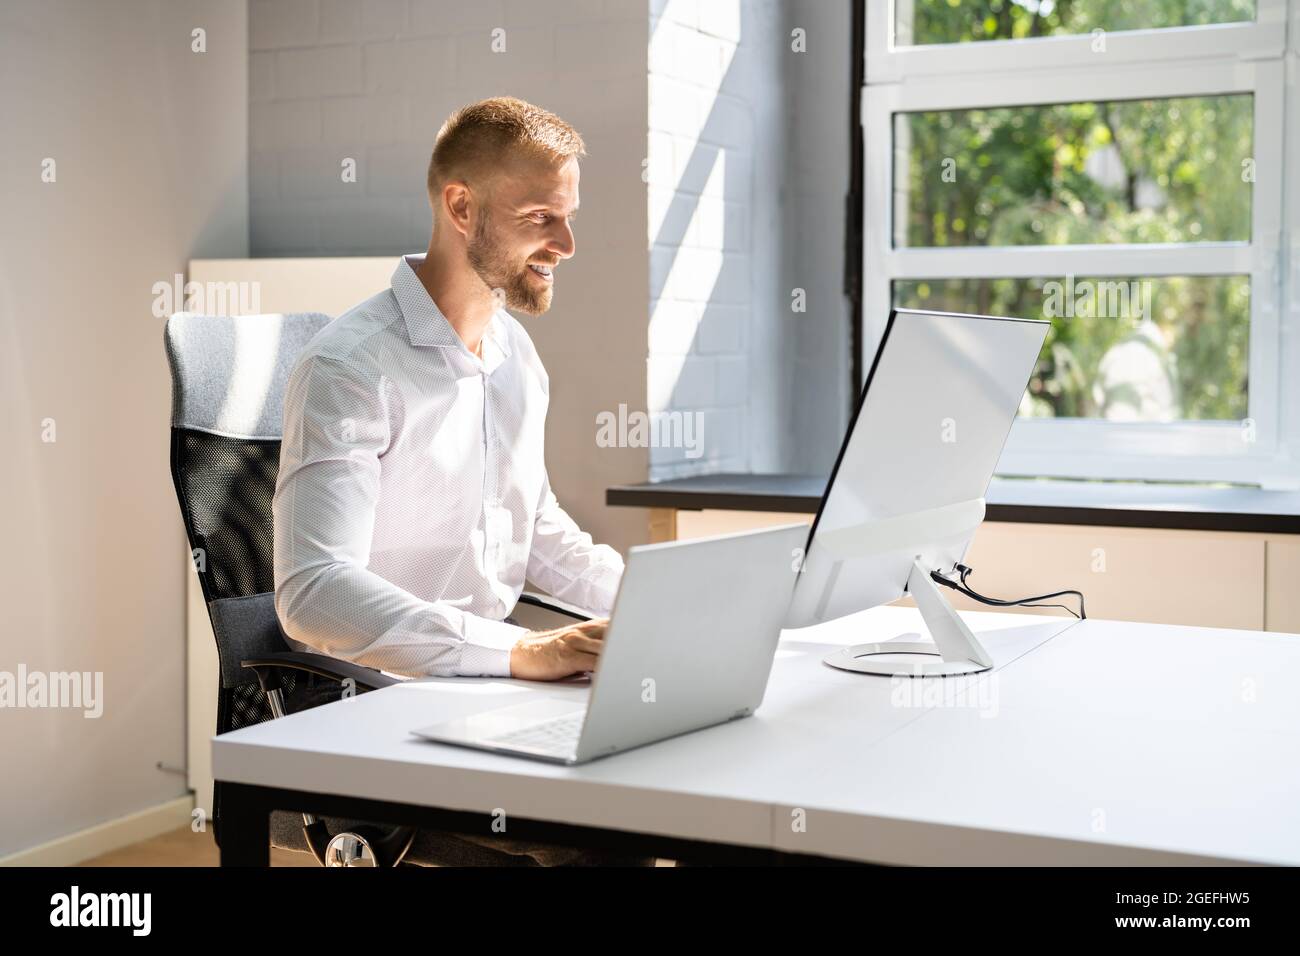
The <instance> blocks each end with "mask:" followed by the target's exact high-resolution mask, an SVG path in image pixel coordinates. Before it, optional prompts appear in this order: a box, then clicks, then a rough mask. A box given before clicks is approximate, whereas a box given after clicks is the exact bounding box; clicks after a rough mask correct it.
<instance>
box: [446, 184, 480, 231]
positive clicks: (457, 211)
mask: <svg viewBox="0 0 1300 956" xmlns="http://www.w3.org/2000/svg"><path fill="white" fill-rule="evenodd" d="M441 202H442V218H443V219H445V220H446V221H447V222H448V223H450V224H451V226H452V228H453V229H455V230H456V231H457V232H459V233H460V234H461V235H462V236H467V235H469V229H470V214H471V210H472V209H473V208H474V206H475V204H476V203H477V198H476V197H475V196H474V193H473V190H471V189H470V187H469V184H468V183H466V182H462V181H461V180H452V181H451V182H449V183H447V184H446V185H445V186H443V187H442V193H441Z"/></svg>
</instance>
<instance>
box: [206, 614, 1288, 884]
mask: <svg viewBox="0 0 1300 956" xmlns="http://www.w3.org/2000/svg"><path fill="white" fill-rule="evenodd" d="M964 616H965V617H966V618H967V620H968V621H969V622H970V623H971V626H972V627H973V628H974V629H975V630H976V631H977V632H978V633H979V634H980V636H981V640H982V641H983V642H984V644H985V646H986V647H987V648H988V649H989V651H990V652H991V653H992V655H993V657H994V659H995V661H996V666H995V668H994V670H993V671H992V672H989V673H987V674H983V675H979V676H978V677H976V678H965V679H957V680H956V681H949V682H947V683H946V684H945V682H943V681H940V680H935V679H929V680H925V681H909V682H907V683H906V684H903V683H901V682H892V681H891V680H890V679H888V678H883V677H869V676H866V675H859V674H850V673H846V672H843V671H838V670H834V669H832V668H829V667H826V666H825V665H823V664H822V663H821V658H822V656H823V655H824V654H825V653H826V652H827V651H828V650H830V649H832V648H833V647H835V646H840V645H844V644H856V643H865V642H869V641H877V640H886V639H889V638H891V637H894V636H897V635H899V634H900V633H901V632H904V631H907V630H909V629H911V630H913V631H915V630H916V629H917V628H919V627H920V618H919V615H918V614H917V613H916V612H915V611H914V610H911V609H906V608H893V607H890V608H878V609H876V610H873V611H869V612H866V613H865V614H860V615H856V616H855V617H853V618H848V619H845V620H843V621H839V622H834V623H831V624H827V625H822V626H820V627H818V628H812V629H807V630H803V631H797V632H787V633H786V635H785V636H784V639H783V641H782V644H781V649H780V650H779V652H778V656H777V660H776V663H775V666H774V668H773V673H772V679H771V682H770V684H769V686H768V692H767V697H766V699H765V700H764V703H763V706H762V707H761V708H760V709H759V710H758V712H757V713H756V714H755V715H754V716H753V717H750V718H747V719H744V720H740V721H736V722H734V723H730V724H726V725H723V726H720V727H715V728H712V729H708V730H704V731H700V732H698V733H694V734H688V735H686V736H683V737H679V738H676V739H673V740H669V741H664V742H661V743H658V744H655V745H652V746H649V747H644V748H641V749H639V750H635V751H630V752H627V753H623V754H617V755H615V756H612V757H608V758H605V759H602V760H598V761H596V762H594V763H590V764H586V765H583V766H579V767H562V766H555V765H551V764H544V763H538V762H534V761H529V760H522V759H517V758H511V757H505V756H499V755H494V754H489V753H481V752H478V751H474V750H467V749H461V748H456V747H450V746H444V745H439V744H434V743H430V742H427V741H423V740H420V739H418V738H415V737H412V736H410V735H409V733H408V731H409V730H410V729H411V728H413V727H418V726H423V725H426V724H430V723H433V722H435V721H437V720H441V719H445V718H448V717H452V716H455V715H458V714H461V713H465V712H467V711H469V710H473V709H479V708H483V707H488V706H494V705H498V704H505V703H514V702H518V701H520V700H523V699H525V698H526V697H527V696H529V695H538V694H545V695H569V696H572V697H574V698H575V699H577V698H581V697H583V696H585V694H586V687H585V686H582V685H576V684H575V685H567V686H565V685H556V684H530V683H525V682H520V681H509V680H471V679H464V678H461V679H455V680H436V679H434V680H426V681H418V682H409V683H406V684H403V685H401V686H397V687H391V688H386V689H384V690H379V691H375V692H372V693H368V694H363V695H360V696H358V697H356V698H354V699H351V700H346V701H338V702H336V703H332V704H327V705H325V706H322V707H318V708H315V709H313V710H309V711H305V712H302V713H298V714H292V715H290V716H288V717H285V718H283V719H281V720H276V721H271V722H268V723H264V724H260V725H258V726H255V727H249V728H245V729H243V730H239V731H235V732H233V733H229V734H225V735H223V736H221V737H214V738H213V767H214V775H215V777H216V778H217V779H218V780H221V781H227V782H229V783H231V784H234V786H227V787H225V788H224V789H223V795H222V816H223V824H222V825H223V833H222V841H221V843H222V862H223V864H250V863H251V864H260V865H265V863H266V862H267V856H268V855H267V850H266V847H267V829H266V825H267V813H268V812H269V811H270V810H271V809H284V810H299V809H312V810H316V811H317V812H319V813H323V814H327V815H343V814H349V815H354V816H356V817H359V818H362V819H372V820H376V821H381V820H391V821H393V822H408V823H415V824H418V825H422V826H453V825H454V826H456V827H457V828H464V827H476V828H479V827H481V828H482V830H483V832H491V831H490V829H489V827H490V823H491V821H492V816H491V814H492V813H493V811H496V810H504V811H505V813H506V821H507V834H508V835H511V836H517V837H520V838H540V839H552V838H555V839H568V838H573V840H572V841H571V842H587V843H592V844H596V845H599V844H600V843H601V841H602V840H605V841H610V840H614V839H617V840H620V841H625V842H622V844H621V845H622V846H623V847H625V848H632V847H636V848H639V849H640V850H642V851H644V852H646V853H648V854H657V855H660V856H665V857H673V856H678V857H680V856H682V855H691V854H692V853H696V854H704V855H708V854H709V853H711V852H714V851H718V852H724V851H728V852H730V853H731V854H732V858H739V859H746V858H748V859H753V860H756V861H761V860H764V859H768V858H772V859H781V858H782V857H781V856H780V855H779V853H782V852H788V853H792V854H809V855H815V856H823V857H834V858H840V859H849V860H857V861H864V862H876V863H892V864H1049V865H1050V864H1071V865H1079V864H1084V865H1086V864H1200V863H1279V864H1292V865H1297V864H1300V692H1298V688H1297V684H1298V681H1297V678H1300V636H1295V635H1286V634H1265V633H1258V632H1251V631H1229V630H1216V629H1210V628H1184V627H1168V626H1162V625H1151V624H1127V623H1120V622H1113V621H1097V620H1089V621H1085V622H1081V623H1075V622H1074V621H1073V620H1071V619H1062V618H1049V617H1039V616H1034V617H1027V616H1025V615H1009V614H988V613H971V614H966V615H964ZM962 681H964V683H962ZM961 688H964V689H965V690H966V693H965V696H964V697H963V698H959V699H954V698H953V697H952V696H951V695H952V693H953V691H955V690H957V689H961ZM945 694H947V695H949V696H947V697H946V698H945ZM239 785H243V786H239ZM530 821H535V822H530ZM556 824H558V826H557V825H556ZM801 824H802V825H801ZM688 841H700V842H699V843H691V842H688ZM773 851H778V852H775V853H774V852H773Z"/></svg>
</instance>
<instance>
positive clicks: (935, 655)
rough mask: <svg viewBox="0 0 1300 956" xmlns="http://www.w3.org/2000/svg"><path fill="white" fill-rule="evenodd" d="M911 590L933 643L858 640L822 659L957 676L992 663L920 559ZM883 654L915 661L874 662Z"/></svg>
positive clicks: (858, 667)
mask: <svg viewBox="0 0 1300 956" xmlns="http://www.w3.org/2000/svg"><path fill="white" fill-rule="evenodd" d="M907 593H908V594H910V595H911V596H912V597H913V598H914V599H915V600H916V606H917V608H918V609H919V610H920V612H921V618H922V619H923V620H924V621H925V625H926V627H927V628H929V630H930V636H931V637H933V638H934V643H930V642H929V641H890V642H886V643H882V644H857V645H854V646H853V647H842V648H840V649H839V650H838V651H834V652H833V653H830V654H827V655H826V656H825V657H824V658H822V660H823V661H824V662H825V663H827V664H830V665H831V667H838V668H839V669H840V670H846V671H857V672H858V673H860V674H878V675H880V676H883V677H956V676H959V675H961V674H978V673H980V672H981V671H986V670H990V669H992V667H993V658H992V657H990V656H989V652H988V651H986V650H985V649H984V647H983V645H981V644H980V642H979V641H978V640H976V639H975V635H974V634H973V633H971V629H970V628H969V627H967V626H966V622H965V621H963V620H962V619H961V618H960V617H959V616H958V614H957V612H956V611H955V610H953V607H952V605H951V604H949V603H948V602H947V600H945V599H944V596H943V594H942V592H940V590H939V585H937V584H935V583H934V580H933V579H932V578H931V577H930V571H929V569H928V568H926V566H925V565H924V564H922V563H921V559H920V558H917V559H916V560H915V561H913V562H912V572H911V574H909V575H908V576H907ZM883 655H889V656H890V657H894V656H897V655H907V656H908V657H912V658H913V660H907V661H900V660H873V659H872V658H880V657H882V656H883Z"/></svg>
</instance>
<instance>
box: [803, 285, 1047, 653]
mask: <svg viewBox="0 0 1300 956" xmlns="http://www.w3.org/2000/svg"><path fill="white" fill-rule="evenodd" d="M1050 327H1051V323H1050V322H1042V321H1036V320H1031V319H1008V318H998V317H995V316H986V315H960V314H954V313H947V312H926V311H919V310H913V309H895V310H894V311H893V312H892V313H891V314H890V316H889V323H888V325H886V327H885V334H884V335H883V336H882V337H881V340H880V346H879V348H877V350H876V356H875V359H874V360H873V361H872V363H871V369H870V371H869V372H868V373H867V380H866V384H865V385H864V386H863V389H862V396H861V398H860V399H859V401H858V407H857V411H856V412H855V413H854V415H853V420H852V422H850V424H849V429H848V433H847V434H846V435H845V437H844V444H843V445H842V446H841V448H840V454H839V458H838V459H837V460H836V462H835V467H834V469H833V470H832V471H831V477H830V481H829V483H828V484H827V486H826V492H825V494H824V495H823V496H822V501H821V506H820V508H819V509H818V512H817V517H816V519H815V520H814V521H813V524H812V528H811V530H810V531H809V534H808V543H807V546H806V547H805V549H804V555H803V559H802V565H801V568H800V572H799V575H798V577H797V578H796V582H795V588H794V596H793V598H792V601H791V605H790V610H789V612H788V613H787V618H786V627H787V628H799V627H806V626H809V625H812V624H817V623H820V622H823V621H828V620H833V619H835V618H839V617H843V616H844V615H847V614H852V613H854V612H857V611H862V610H865V609H867V608H871V607H875V606H876V605H878V604H885V603H888V602H890V601H893V600H896V599H897V598H900V597H902V596H903V595H904V594H907V595H911V596H912V597H913V598H914V599H915V600H916V604H917V607H918V608H919V609H920V611H921V615H922V617H923V618H924V620H925V623H926V626H927V627H928V628H929V631H930V635H931V636H932V637H933V639H934V643H933V644H931V643H929V642H899V641H890V642H886V643H877V644H859V645H857V646H854V647H847V648H843V649H842V650H839V651H836V652H834V653H833V654H830V655H828V656H827V657H826V658H825V660H826V663H828V664H831V665H833V666H835V667H840V668H843V669H845V670H852V671H859V672H862V673H867V674H883V675H889V676H913V677H933V676H953V675H957V674H970V673H977V672H979V671H983V670H988V669H989V668H990V667H992V666H993V661H992V659H991V658H990V657H989V655H988V653H987V652H986V651H985V650H984V648H983V647H981V646H980V644H979V641H977V640H976V639H975V636H974V635H973V634H972V633H971V631H970V628H968V627H967V626H966V624H965V622H963V621H962V620H961V618H960V617H959V616H958V615H957V612H956V611H954V610H953V608H952V606H951V605H950V604H949V603H948V601H947V600H946V599H945V598H944V596H943V594H942V593H941V592H940V590H939V586H938V585H936V584H935V582H934V580H933V579H932V578H931V577H930V572H931V571H940V572H944V573H947V572H949V571H951V569H952V568H953V566H954V565H955V564H957V563H958V562H960V561H961V560H962V558H963V557H964V556H965V553H966V548H967V547H968V545H969V544H970V540H971V538H972V536H973V535H974V532H975V529H976V528H977V527H979V525H980V522H981V521H983V520H984V495H985V493H986V492H987V490H988V486H989V481H990V480H991V479H992V477H993V470H994V468H995V467H996V466H997V463H998V458H999V456H1000V455H1001V454H1002V448H1003V446H1004V445H1005V444H1006V440H1007V435H1008V434H1009V433H1010V431H1011V424H1012V422H1013V421H1014V420H1015V417H1016V410H1017V409H1018V408H1019V406H1020V401H1021V399H1022V397H1023V396H1024V393H1025V387H1026V385H1027V384H1028V381H1029V376H1030V375H1031V374H1032V372H1033V370H1034V363H1035V361H1036V360H1037V358H1038V354H1039V352H1040V350H1041V349H1042V346H1043V341H1044V339H1045V338H1046V336H1047V331H1048V329H1049V328H1050ZM918 655H919V656H918Z"/></svg>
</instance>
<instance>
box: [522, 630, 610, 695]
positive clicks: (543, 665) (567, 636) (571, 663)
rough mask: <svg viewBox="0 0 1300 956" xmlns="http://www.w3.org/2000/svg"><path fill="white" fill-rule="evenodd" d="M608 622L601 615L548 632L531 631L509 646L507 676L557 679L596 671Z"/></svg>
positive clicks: (524, 678) (525, 678) (530, 678)
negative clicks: (508, 673)
mask: <svg viewBox="0 0 1300 956" xmlns="http://www.w3.org/2000/svg"><path fill="white" fill-rule="evenodd" d="M608 625H609V618H607V617H602V618H598V619H596V620H594V621H583V622H582V623H581V624H570V625H568V626H566V627H557V628H555V629H554V630H550V631H530V632H529V633H527V634H525V635H524V636H523V637H521V638H520V639H519V640H518V641H517V642H516V643H515V646H514V647H512V648H511V649H510V676H511V677H518V678H521V679H523V680H560V679H562V678H565V677H568V676H570V675H572V674H580V673H582V672H583V671H591V670H595V669H596V659H597V656H598V655H599V654H600V649H601V648H602V647H604V645H605V628H606V627H607V626H608Z"/></svg>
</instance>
